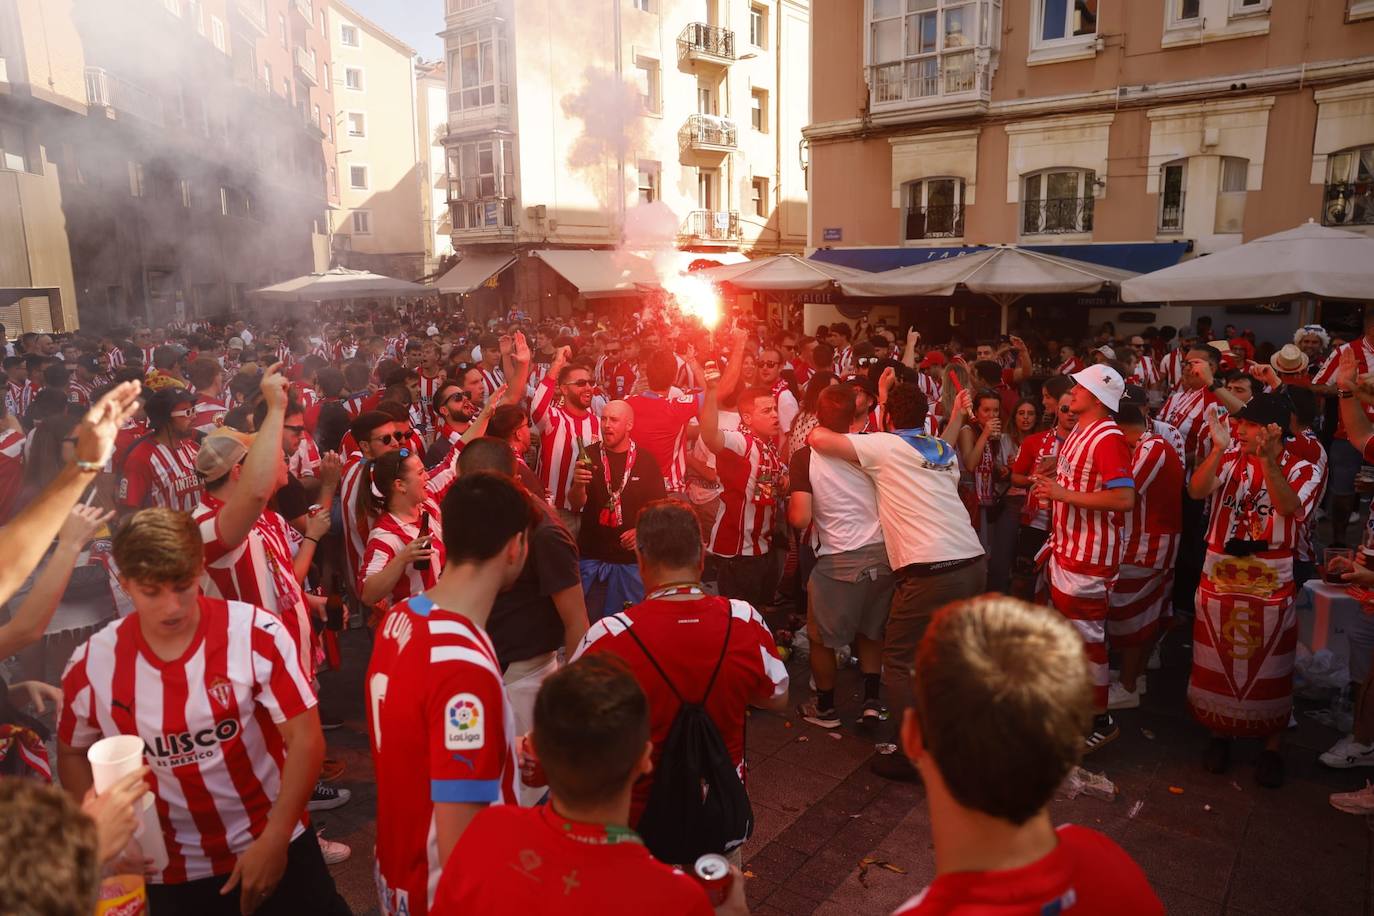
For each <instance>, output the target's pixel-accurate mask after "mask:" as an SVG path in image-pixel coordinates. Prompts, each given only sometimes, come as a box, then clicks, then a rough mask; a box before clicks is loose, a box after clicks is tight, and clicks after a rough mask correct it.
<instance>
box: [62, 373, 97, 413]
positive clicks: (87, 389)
mask: <svg viewBox="0 0 1374 916" xmlns="http://www.w3.org/2000/svg"><path fill="white" fill-rule="evenodd" d="M94 390H95V385H87V384H86V383H85V382H78V381H77V380H76V379H72V380H71V381H69V382H68V383H67V400H68V401H70V402H71V403H73V404H80V405H81V406H82V407H89V406H91V392H92V391H94Z"/></svg>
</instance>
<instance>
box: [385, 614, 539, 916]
mask: <svg viewBox="0 0 1374 916" xmlns="http://www.w3.org/2000/svg"><path fill="white" fill-rule="evenodd" d="M377 632H378V636H377V642H376V645H375V646H374V647H373V649H372V661H371V662H370V663H369V665H368V668H367V684H366V687H367V700H368V702H367V725H368V732H369V734H371V736H372V762H373V765H374V767H375V769H376V782H377V851H376V855H377V862H376V871H375V873H376V876H377V891H378V896H379V898H380V901H381V911H382V913H383V914H385V916H401V914H409V916H424V914H426V913H427V912H429V909H430V908H431V907H432V906H433V905H434V892H435V889H436V887H437V886H438V884H439V874H440V872H441V871H442V870H443V865H444V863H443V862H441V861H440V860H439V850H438V843H437V840H436V839H435V832H434V831H435V826H434V804H435V802H441V803H456V802H474V803H481V804H507V805H516V804H519V795H518V794H517V793H518V776H517V770H518V768H519V765H518V762H517V761H518V759H519V758H518V757H517V755H516V749H515V740H516V737H517V736H516V734H515V716H514V713H513V712H512V711H511V707H510V702H509V701H508V700H507V698H506V687H505V684H504V683H503V682H502V679H501V665H500V663H499V662H498V661H497V659H496V650H495V648H493V647H492V644H491V640H490V639H489V638H488V637H487V634H486V633H485V632H484V631H483V630H482V629H481V628H480V627H477V626H475V625H474V624H473V623H472V622H471V621H470V620H468V619H467V618H466V617H463V616H462V615H459V614H454V613H452V612H450V611H446V610H444V609H443V608H440V607H437V606H435V604H434V602H433V601H431V600H430V599H429V598H428V597H426V596H425V595H417V596H415V597H413V598H411V599H410V600H408V601H404V602H402V603H400V604H398V605H396V606H395V607H393V608H392V609H391V613H389V614H387V616H386V618H385V619H384V620H383V621H382V625H381V627H380V628H379V629H378V631H377ZM450 861H452V860H450Z"/></svg>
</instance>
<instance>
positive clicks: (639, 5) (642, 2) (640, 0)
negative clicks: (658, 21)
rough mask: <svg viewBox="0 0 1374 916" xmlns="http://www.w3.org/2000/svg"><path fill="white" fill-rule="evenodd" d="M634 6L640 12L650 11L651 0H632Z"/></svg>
mask: <svg viewBox="0 0 1374 916" xmlns="http://www.w3.org/2000/svg"><path fill="white" fill-rule="evenodd" d="M634 8H635V9H637V10H639V11H640V12H642V13H652V12H653V11H654V10H653V0H634Z"/></svg>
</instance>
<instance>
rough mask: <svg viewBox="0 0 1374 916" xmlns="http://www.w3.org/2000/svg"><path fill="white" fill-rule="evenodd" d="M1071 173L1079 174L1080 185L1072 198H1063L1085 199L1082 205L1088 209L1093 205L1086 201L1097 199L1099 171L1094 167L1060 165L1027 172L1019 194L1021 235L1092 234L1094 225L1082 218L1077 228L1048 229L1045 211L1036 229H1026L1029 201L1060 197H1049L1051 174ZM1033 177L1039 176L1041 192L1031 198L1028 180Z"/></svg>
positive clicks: (1022, 177) (1018, 228)
mask: <svg viewBox="0 0 1374 916" xmlns="http://www.w3.org/2000/svg"><path fill="white" fill-rule="evenodd" d="M1069 173H1073V174H1076V175H1077V177H1078V187H1077V189H1076V193H1075V195H1074V196H1073V197H1072V198H1063V199H1066V200H1075V201H1084V204H1083V205H1082V206H1083V208H1084V209H1087V208H1088V207H1089V206H1091V205H1089V204H1087V203H1086V201H1089V200H1094V199H1095V197H1096V188H1097V179H1098V175H1097V173H1096V172H1095V171H1093V170H1092V169H1084V168H1079V167H1077V166H1058V167H1051V168H1047V169H1038V170H1036V171H1034V172H1027V173H1026V174H1024V175H1022V176H1021V179H1020V183H1021V192H1020V195H1019V196H1020V201H1021V206H1020V210H1021V212H1020V213H1018V214H1017V216H1018V220H1017V227H1016V228H1017V233H1018V234H1019V235H1020V236H1021V237H1023V238H1024V237H1027V236H1040V235H1054V236H1064V235H1091V234H1092V231H1093V227H1092V225H1087V226H1085V225H1084V224H1083V221H1082V219H1081V218H1080V219H1079V220H1078V222H1077V226H1076V227H1075V228H1071V229H1046V228H1045V220H1044V217H1043V212H1042V217H1041V220H1040V223H1039V227H1038V228H1036V229H1033V230H1027V229H1026V205H1027V204H1028V203H1031V202H1032V200H1034V201H1035V202H1036V203H1042V202H1044V201H1047V200H1052V199H1060V198H1051V197H1049V189H1050V181H1049V179H1050V176H1051V175H1063V174H1069ZM1032 178H1038V179H1039V185H1040V193H1039V195H1038V196H1037V197H1035V198H1031V197H1030V195H1029V194H1027V191H1026V186H1027V184H1028V182H1029V181H1030V179H1032ZM1093 209H1095V207H1093Z"/></svg>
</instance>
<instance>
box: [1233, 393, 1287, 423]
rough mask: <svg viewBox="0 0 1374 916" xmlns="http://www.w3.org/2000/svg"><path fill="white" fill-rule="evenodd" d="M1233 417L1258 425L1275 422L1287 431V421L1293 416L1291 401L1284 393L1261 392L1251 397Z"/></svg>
mask: <svg viewBox="0 0 1374 916" xmlns="http://www.w3.org/2000/svg"><path fill="white" fill-rule="evenodd" d="M1235 417H1236V419H1237V420H1249V421H1250V422H1251V423H1258V424H1259V425H1260V426H1268V425H1269V424H1270V423H1276V424H1278V427H1279V429H1281V430H1283V431H1284V432H1285V433H1287V432H1288V422H1289V420H1291V419H1292V417H1293V402H1292V401H1290V400H1288V398H1287V396H1285V395H1281V394H1271V393H1269V392H1261V393H1259V394H1257V395H1255V396H1254V397H1253V398H1251V399H1250V400H1249V402H1248V403H1246V405H1245V406H1244V407H1242V408H1241V409H1240V411H1239V412H1238V413H1236V415H1235Z"/></svg>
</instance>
